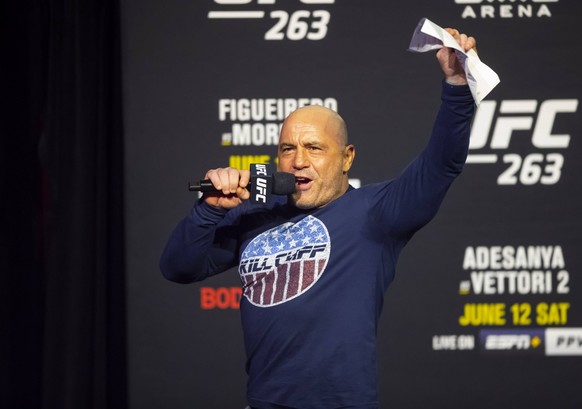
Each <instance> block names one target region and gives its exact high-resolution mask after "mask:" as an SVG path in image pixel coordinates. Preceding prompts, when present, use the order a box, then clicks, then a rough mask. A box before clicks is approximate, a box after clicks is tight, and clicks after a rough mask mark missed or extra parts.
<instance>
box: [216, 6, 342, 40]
mask: <svg viewBox="0 0 582 409" xmlns="http://www.w3.org/2000/svg"><path fill="white" fill-rule="evenodd" d="M298 2H299V4H301V5H302V6H313V5H327V4H334V3H335V0H298ZM214 3H215V4H216V5H218V6H220V8H219V9H218V10H212V11H209V12H208V19H221V20H224V19H237V20H241V19H243V20H245V19H246V20H261V19H264V18H266V16H267V12H266V11H265V10H264V7H263V6H269V5H276V4H277V0H214ZM287 3H288V2H286V4H287ZM249 5H250V6H252V7H253V9H252V10H251V9H249V8H248V6H249ZM268 17H269V18H270V19H271V20H272V21H273V24H272V25H271V27H270V28H269V29H268V30H267V31H266V32H265V35H264V39H265V40H268V41H281V40H291V41H300V40H311V41H320V40H323V39H324V38H325V37H326V36H327V31H328V26H329V21H330V19H331V13H330V12H329V11H328V10H322V9H318V10H312V9H309V10H307V9H303V10H294V11H291V12H289V11H287V10H272V11H269V12H268Z"/></svg>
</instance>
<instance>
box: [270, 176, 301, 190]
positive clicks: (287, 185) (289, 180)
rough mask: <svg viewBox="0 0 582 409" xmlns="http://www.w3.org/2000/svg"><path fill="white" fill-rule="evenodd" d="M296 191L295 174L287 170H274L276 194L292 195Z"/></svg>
mask: <svg viewBox="0 0 582 409" xmlns="http://www.w3.org/2000/svg"><path fill="white" fill-rule="evenodd" d="M294 192H295V175H293V174H292V173H287V172H273V189H272V193H273V194H274V195H290V194H291V193H294Z"/></svg>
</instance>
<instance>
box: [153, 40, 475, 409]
mask: <svg viewBox="0 0 582 409" xmlns="http://www.w3.org/2000/svg"><path fill="white" fill-rule="evenodd" d="M449 32H450V33H451V34H452V35H453V36H454V37H455V38H456V39H457V42H458V43H459V44H460V45H461V46H463V47H464V49H465V50H469V49H471V48H474V47H475V40H474V39H473V38H472V37H467V36H466V35H464V34H460V33H459V32H458V31H456V30H452V29H449ZM437 58H438V61H439V63H440V66H441V69H442V71H443V73H444V77H445V81H444V82H443V88H442V105H441V108H440V110H439V113H438V115H437V119H436V121H435V125H434V127H433V132H432V135H431V138H430V141H429V143H428V145H427V147H426V148H425V149H424V151H423V152H422V153H421V154H420V155H419V156H418V158H417V159H415V160H414V161H413V162H412V163H411V164H410V165H409V166H408V167H407V168H406V169H405V170H404V171H403V172H402V174H401V175H400V176H398V177H397V178H395V179H393V180H389V181H386V182H382V183H376V184H370V185H366V186H363V187H362V188H360V189H354V188H352V187H351V186H350V185H349V183H348V171H349V170H350V168H351V166H352V164H353V161H354V158H355V149H354V146H353V145H351V144H349V143H348V135H347V130H346V125H345V123H344V121H343V119H342V118H341V117H340V116H339V115H338V114H337V113H336V112H333V111H331V110H328V109H326V108H323V107H316V106H310V107H304V108H300V109H298V110H297V111H295V112H293V113H292V114H291V115H289V116H288V117H287V118H286V120H285V122H284V124H283V127H282V128H281V135H280V139H279V147H278V158H279V169H280V170H281V171H284V172H289V173H292V174H294V175H295V180H296V184H295V185H296V189H295V192H294V193H293V194H291V195H289V196H288V197H279V198H277V199H275V200H273V201H272V202H271V203H268V204H267V205H261V206H258V205H253V204H251V203H250V202H249V201H248V200H247V199H248V198H249V191H248V189H247V185H248V182H249V171H247V170H241V171H239V170H236V169H232V168H220V169H212V170H210V171H208V172H207V173H206V175H205V178H207V179H210V180H211V181H212V183H213V185H214V186H215V187H216V188H217V189H218V190H219V191H220V192H219V193H216V194H205V195H204V196H203V197H202V198H201V200H200V201H198V202H197V203H196V204H195V205H194V207H193V208H192V210H191V212H190V214H189V215H188V216H187V217H186V218H185V219H184V220H182V221H181V222H180V223H179V224H178V226H177V227H176V229H175V230H174V232H173V233H172V235H171V237H170V239H169V241H168V244H167V246H166V249H165V251H164V253H163V255H162V259H161V264H160V265H161V270H162V273H163V274H164V276H165V277H166V278H168V279H169V280H173V281H176V282H180V283H189V282H193V281H200V280H203V279H205V278H207V277H209V276H211V275H214V274H218V273H220V272H223V271H225V270H227V269H229V268H231V267H234V266H238V273H239V275H240V278H241V282H242V286H243V297H242V299H241V304H240V310H241V319H242V327H243V332H244V339H245V349H246V353H247V366H246V368H247V372H248V377H249V378H248V385H247V399H248V403H249V405H250V406H251V407H252V408H260V409H268V408H298V409H310V408H361V409H364V408H365V409H369V408H378V407H379V403H378V393H377V384H376V382H377V380H376V373H377V368H376V328H377V325H378V318H379V316H380V312H381V309H382V304H383V297H384V293H385V291H386V289H387V287H388V285H389V284H390V282H391V281H392V279H393V277H394V271H395V268H396V262H397V260H398V256H399V254H400V251H401V250H402V248H403V247H404V246H405V245H406V243H408V241H409V240H410V239H411V238H412V236H413V235H414V233H415V232H416V231H418V229H420V228H421V227H422V226H424V225H425V224H426V223H428V222H429V221H430V220H431V218H432V217H433V216H434V215H435V214H436V212H437V210H438V208H439V206H440V203H441V202H442V199H443V198H444V195H445V193H446V191H447V189H448V188H449V186H450V185H451V183H452V182H453V180H454V179H455V178H456V177H457V175H459V174H460V172H461V170H462V168H463V164H464V162H465V159H466V155H467V149H468V143H469V134H470V124H471V119H472V117H473V115H474V103H473V99H472V96H471V93H470V91H469V88H468V86H467V85H466V84H467V81H466V77H465V73H464V71H463V69H462V67H461V66H460V64H459V61H458V60H457V57H456V55H455V53H454V52H453V51H452V50H450V49H447V48H443V49H441V50H439V51H438V52H437Z"/></svg>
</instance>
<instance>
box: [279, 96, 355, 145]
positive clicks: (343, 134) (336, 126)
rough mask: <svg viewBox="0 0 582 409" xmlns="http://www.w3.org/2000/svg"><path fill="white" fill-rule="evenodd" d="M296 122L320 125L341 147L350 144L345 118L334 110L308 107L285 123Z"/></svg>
mask: <svg viewBox="0 0 582 409" xmlns="http://www.w3.org/2000/svg"><path fill="white" fill-rule="evenodd" d="M292 121H296V122H304V123H308V124H319V126H321V128H322V129H324V130H325V131H326V133H327V134H328V135H333V136H335V137H336V138H337V142H338V144H339V145H340V146H346V145H347V144H348V130H347V127H346V123H345V121H344V120H343V118H342V117H341V116H340V115H339V114H338V113H337V112H335V111H334V110H332V109H329V108H326V107H323V106H321V105H308V106H304V107H301V108H298V109H297V110H295V111H293V112H292V113H291V114H289V116H288V117H287V118H286V119H285V122H283V128H284V127H285V124H287V123H289V122H292Z"/></svg>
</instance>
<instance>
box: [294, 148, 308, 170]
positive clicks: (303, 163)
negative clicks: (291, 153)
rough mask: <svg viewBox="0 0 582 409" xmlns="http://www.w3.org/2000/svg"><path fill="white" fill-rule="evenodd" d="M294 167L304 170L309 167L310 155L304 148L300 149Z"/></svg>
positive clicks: (296, 154)
mask: <svg viewBox="0 0 582 409" xmlns="http://www.w3.org/2000/svg"><path fill="white" fill-rule="evenodd" d="M293 167H294V168H295V169H303V168H307V167H309V155H308V154H307V152H306V151H305V149H303V148H298V149H297V151H296V152H295V157H294V158H293Z"/></svg>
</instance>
